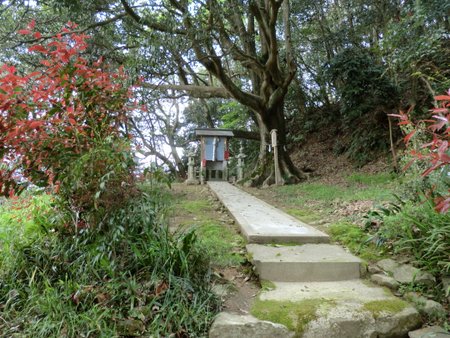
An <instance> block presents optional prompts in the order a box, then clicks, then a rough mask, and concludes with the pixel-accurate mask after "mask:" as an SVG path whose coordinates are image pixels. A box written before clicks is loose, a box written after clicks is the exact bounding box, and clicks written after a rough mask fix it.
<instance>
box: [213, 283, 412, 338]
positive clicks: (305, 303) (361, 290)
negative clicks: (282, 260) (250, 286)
mask: <svg viewBox="0 0 450 338" xmlns="http://www.w3.org/2000/svg"><path fill="white" fill-rule="evenodd" d="M250 312H251V316H250V315H243V316H242V315H239V314H220V315H219V316H218V317H217V319H216V321H215V322H214V324H213V325H212V327H211V331H210V337H211V338H216V337H221V338H236V337H239V338H255V337H280V338H281V337H291V336H293V335H294V336H295V337H303V338H318V337H333V338H349V337H406V336H407V334H408V332H409V331H411V330H414V329H416V328H418V327H420V325H421V316H420V314H419V313H418V312H417V310H416V309H415V308H414V307H412V306H411V305H410V304H409V303H407V302H405V301H403V300H400V299H398V298H396V297H394V296H393V295H392V294H391V293H390V292H389V291H388V290H386V289H384V288H381V287H378V286H375V285H373V284H371V283H370V282H367V281H362V280H350V281H340V282H311V283H281V282H274V283H273V289H272V290H270V291H263V292H261V294H260V295H259V296H258V298H257V299H256V300H255V302H254V304H253V306H252V309H251V311H250ZM269 323H275V324H272V325H271V324H269ZM276 324H281V325H282V326H279V325H276ZM286 330H290V333H287V332H286ZM265 332H267V333H268V335H264V333H265Z"/></svg>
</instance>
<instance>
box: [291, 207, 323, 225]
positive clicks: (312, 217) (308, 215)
mask: <svg viewBox="0 0 450 338" xmlns="http://www.w3.org/2000/svg"><path fill="white" fill-rule="evenodd" d="M286 212H287V213H288V214H289V215H291V216H294V217H296V218H298V219H299V220H301V221H303V222H305V223H308V222H314V221H318V220H320V219H321V217H320V216H319V215H317V214H315V213H314V212H312V211H309V210H304V209H297V208H288V209H286Z"/></svg>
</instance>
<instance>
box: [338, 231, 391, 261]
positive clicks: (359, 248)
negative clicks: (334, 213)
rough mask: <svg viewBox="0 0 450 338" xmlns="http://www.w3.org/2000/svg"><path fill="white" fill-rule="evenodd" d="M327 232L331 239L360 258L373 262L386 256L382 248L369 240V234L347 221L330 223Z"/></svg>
mask: <svg viewBox="0 0 450 338" xmlns="http://www.w3.org/2000/svg"><path fill="white" fill-rule="evenodd" d="M329 234H330V236H331V239H332V240H333V241H336V242H339V243H341V244H343V245H345V246H346V247H347V248H349V250H350V251H351V252H352V253H353V254H355V255H358V256H359V257H360V258H362V259H364V260H366V261H369V262H373V261H378V260H380V259H382V258H385V257H386V254H385V253H384V252H383V248H379V247H377V246H376V245H375V244H373V243H371V242H370V236H369V235H368V234H367V233H366V232H364V230H363V229H361V228H360V227H358V226H357V225H355V224H352V223H348V222H338V223H334V224H332V225H330V227H329Z"/></svg>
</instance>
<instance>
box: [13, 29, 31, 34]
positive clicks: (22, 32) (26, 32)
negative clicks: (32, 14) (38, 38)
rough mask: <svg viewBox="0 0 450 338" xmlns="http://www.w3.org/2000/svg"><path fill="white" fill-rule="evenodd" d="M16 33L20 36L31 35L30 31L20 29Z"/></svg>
mask: <svg viewBox="0 0 450 338" xmlns="http://www.w3.org/2000/svg"><path fill="white" fill-rule="evenodd" d="M17 33H19V34H21V35H29V34H31V33H33V32H32V31H30V30H29V29H21V30H19V31H18V32H17Z"/></svg>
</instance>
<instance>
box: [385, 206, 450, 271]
mask: <svg viewBox="0 0 450 338" xmlns="http://www.w3.org/2000/svg"><path fill="white" fill-rule="evenodd" d="M378 236H380V237H383V238H385V239H386V240H387V241H390V242H391V243H392V246H393V248H394V251H395V252H397V253H407V254H411V255H412V256H413V257H414V258H415V261H416V264H417V265H419V266H421V267H424V268H426V270H428V271H430V272H432V273H433V274H435V275H445V274H449V273H450V257H449V252H450V217H449V215H448V214H441V213H437V212H436V211H435V209H434V205H433V203H432V202H431V201H429V200H426V201H422V202H421V203H417V202H415V203H412V202H408V203H406V204H405V205H404V206H403V207H402V209H401V210H400V211H399V212H397V213H395V214H391V215H388V216H385V217H384V218H383V223H382V224H381V226H380V229H379V230H378Z"/></svg>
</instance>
